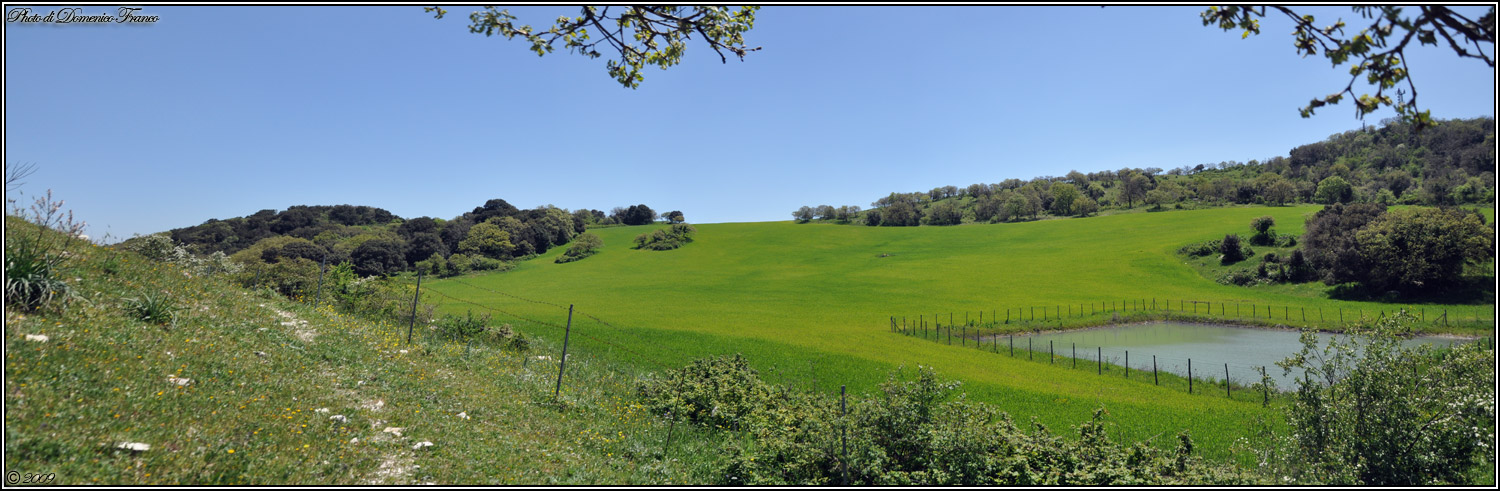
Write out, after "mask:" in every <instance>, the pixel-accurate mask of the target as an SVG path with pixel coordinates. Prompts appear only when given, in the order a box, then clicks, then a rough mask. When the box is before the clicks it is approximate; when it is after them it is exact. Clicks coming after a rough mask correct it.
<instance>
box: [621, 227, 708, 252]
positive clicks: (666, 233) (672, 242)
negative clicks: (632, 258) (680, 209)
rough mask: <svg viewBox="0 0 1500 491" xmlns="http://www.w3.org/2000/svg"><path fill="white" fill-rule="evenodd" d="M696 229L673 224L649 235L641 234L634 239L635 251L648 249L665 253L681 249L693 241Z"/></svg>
mask: <svg viewBox="0 0 1500 491" xmlns="http://www.w3.org/2000/svg"><path fill="white" fill-rule="evenodd" d="M697 231H698V229H696V228H693V226H692V225H688V224H686V223H678V224H673V225H672V226H671V227H668V228H665V229H657V230H654V231H652V232H651V233H645V234H641V235H638V236H636V237H635V248H636V249H649V250H653V251H666V250H671V249H676V248H678V247H682V246H683V244H687V243H689V242H692V241H693V234H694V233H696V232H697Z"/></svg>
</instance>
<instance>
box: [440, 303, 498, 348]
mask: <svg viewBox="0 0 1500 491" xmlns="http://www.w3.org/2000/svg"><path fill="white" fill-rule="evenodd" d="M489 321H490V315H489V314H483V315H480V316H479V317H474V311H472V310H470V311H466V312H465V313H464V316H463V317H459V316H456V315H452V314H443V317H442V318H441V319H438V321H437V322H436V323H435V325H437V327H438V331H440V332H441V333H442V335H443V337H445V338H448V339H455V340H459V341H464V340H468V339H469V338H472V337H474V336H476V335H478V334H479V333H482V332H484V331H485V324H488V323H489Z"/></svg>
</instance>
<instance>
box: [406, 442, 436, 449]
mask: <svg viewBox="0 0 1500 491" xmlns="http://www.w3.org/2000/svg"><path fill="white" fill-rule="evenodd" d="M431 446H432V442H417V444H416V445H412V446H411V449H412V450H421V449H422V448H423V447H431Z"/></svg>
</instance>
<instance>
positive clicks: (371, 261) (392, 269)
mask: <svg viewBox="0 0 1500 491" xmlns="http://www.w3.org/2000/svg"><path fill="white" fill-rule="evenodd" d="M657 220H661V221H664V222H669V223H682V222H684V221H685V216H684V215H683V213H682V212H681V211H671V212H667V213H666V214H658V213H657V212H656V211H655V210H652V209H651V208H650V207H649V206H646V205H644V204H639V205H631V206H629V207H617V208H615V209H613V210H612V211H611V212H610V213H609V214H605V213H604V212H603V211H600V210H590V209H580V210H574V211H569V210H566V209H562V208H558V207H555V206H552V205H546V206H540V207H537V208H534V209H520V208H516V207H515V206H513V205H511V204H510V203H508V202H506V201H505V200H503V199H492V200H489V201H486V202H485V203H484V204H483V205H481V206H478V207H475V208H474V209H473V210H471V211H469V212H466V213H463V214H461V215H459V216H456V217H453V218H451V219H446V220H445V219H441V218H433V217H418V218H412V219H403V218H401V217H399V216H396V215H395V214H392V213H391V212H389V211H386V210H383V209H380V208H375V207H369V206H352V205H337V206H300V205H299V206H292V207H289V208H287V209H286V210H283V211H280V212H277V211H275V210H261V211H259V212H257V213H255V214H253V215H249V216H244V217H235V218H230V219H226V220H217V219H210V220H208V221H206V222H204V223H203V224H200V225H197V226H193V227H185V228H179V229H173V230H171V231H169V232H167V233H166V234H167V235H168V236H169V237H170V239H171V241H172V242H175V243H178V244H181V245H183V247H185V248H186V249H187V250H189V251H191V252H193V253H196V254H202V255H207V254H211V253H215V252H218V253H224V254H228V255H231V257H232V258H234V259H235V260H237V261H239V262H240V263H243V264H247V265H252V266H260V267H266V266H271V265H276V264H279V263H282V262H294V263H299V264H301V265H302V266H306V263H320V262H322V261H325V260H326V261H327V262H328V264H339V263H343V262H349V263H351V265H352V266H353V268H354V271H355V272H356V273H358V274H359V275H361V276H369V275H384V274H392V273H396V272H401V271H411V270H413V269H415V268H418V267H419V266H420V267H425V268H427V270H428V272H431V273H449V274H457V273H462V272H463V271H467V270H475V269H494V268H498V267H501V266H502V262H503V261H509V260H514V259H520V258H527V257H531V256H534V255H537V254H542V253H545V252H547V250H548V249H551V248H552V247H556V246H560V245H564V244H567V243H568V242H570V241H571V240H573V238H574V237H576V236H578V235H579V234H582V233H583V232H584V230H585V229H586V228H588V227H591V226H610V225H643V224H649V223H652V222H654V221H657ZM139 240H141V238H135V239H131V240H129V241H126V242H127V243H133V242H136V241H139ZM127 245H129V244H127Z"/></svg>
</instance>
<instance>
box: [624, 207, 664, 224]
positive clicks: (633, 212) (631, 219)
mask: <svg viewBox="0 0 1500 491" xmlns="http://www.w3.org/2000/svg"><path fill="white" fill-rule="evenodd" d="M616 219H618V220H619V222H620V223H623V224H626V225H648V224H650V223H651V222H653V221H655V220H656V212H655V211H653V210H652V209H651V207H649V206H646V205H643V204H642V205H631V206H630V207H629V208H626V209H625V210H624V212H623V213H621V214H620V215H619V216H617V217H616Z"/></svg>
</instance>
